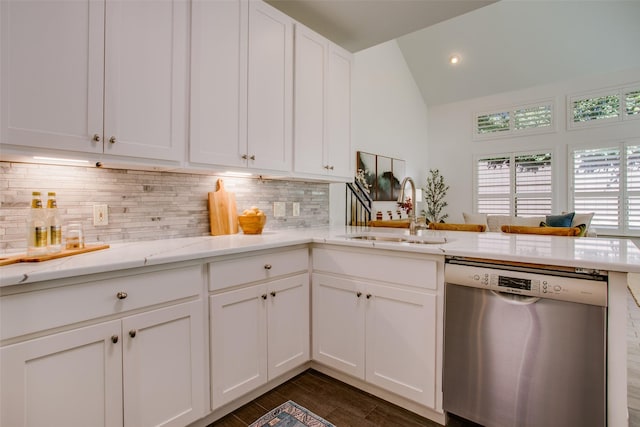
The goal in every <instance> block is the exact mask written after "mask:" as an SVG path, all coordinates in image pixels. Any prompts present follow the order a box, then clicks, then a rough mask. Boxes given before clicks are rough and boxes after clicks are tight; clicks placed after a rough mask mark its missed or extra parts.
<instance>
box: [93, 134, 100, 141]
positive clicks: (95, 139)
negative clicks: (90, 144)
mask: <svg viewBox="0 0 640 427" xmlns="http://www.w3.org/2000/svg"><path fill="white" fill-rule="evenodd" d="M92 139H93V140H94V141H95V142H100V135H98V134H97V133H94V134H93V138H92Z"/></svg>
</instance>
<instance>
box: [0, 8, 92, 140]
mask: <svg viewBox="0 0 640 427" xmlns="http://www.w3.org/2000/svg"><path fill="white" fill-rule="evenodd" d="M0 16H1V19H2V22H1V25H0V27H1V31H2V33H1V37H0V40H2V42H1V43H2V45H1V51H2V67H1V76H2V77H1V78H2V80H1V84H0V100H1V101H0V109H1V111H2V114H1V116H0V117H1V119H0V121H1V123H2V127H1V134H0V142H1V143H3V144H13V145H19V146H28V147H40V148H50V149H59V150H73V151H82V152H95V153H100V152H102V142H99V143H98V142H95V141H93V135H94V134H96V135H98V136H99V138H100V139H101V138H102V117H103V102H102V91H103V73H104V59H103V58H104V1H100V0H97V1H93V0H77V1H17V0H11V1H4V0H3V1H2V2H0Z"/></svg>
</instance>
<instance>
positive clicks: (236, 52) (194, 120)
mask: <svg viewBox="0 0 640 427" xmlns="http://www.w3.org/2000/svg"><path fill="white" fill-rule="evenodd" d="M192 16H193V18H192V22H193V24H192V25H193V26H192V43H193V44H192V54H191V136H190V146H189V161H190V162H191V163H195V164H207V165H217V166H231V167H249V168H253V169H260V170H275V171H285V172H288V171H290V170H291V152H292V147H291V144H292V135H291V134H292V128H291V126H292V124H291V117H292V90H293V77H292V75H293V21H292V20H291V18H289V17H288V16H286V15H284V14H282V13H281V12H279V11H278V10H276V9H274V8H273V7H271V6H269V5H267V4H266V3H263V2H261V1H253V0H251V1H247V0H196V1H194V3H193V10H192Z"/></svg>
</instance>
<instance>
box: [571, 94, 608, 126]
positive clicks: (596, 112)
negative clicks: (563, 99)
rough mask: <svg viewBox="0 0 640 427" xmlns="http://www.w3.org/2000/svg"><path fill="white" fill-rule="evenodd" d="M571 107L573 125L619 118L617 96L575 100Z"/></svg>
mask: <svg viewBox="0 0 640 427" xmlns="http://www.w3.org/2000/svg"><path fill="white" fill-rule="evenodd" d="M571 106H572V111H573V114H572V117H573V119H572V120H573V122H574V123H581V122H591V121H594V120H607V119H608V120H611V119H617V118H618V117H620V97H619V96H618V95H617V94H616V95H604V96H598V97H594V98H583V99H575V100H573V101H572V103H571Z"/></svg>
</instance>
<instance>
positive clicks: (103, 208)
mask: <svg viewBox="0 0 640 427" xmlns="http://www.w3.org/2000/svg"><path fill="white" fill-rule="evenodd" d="M107 224H109V206H108V205H93V225H107Z"/></svg>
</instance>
